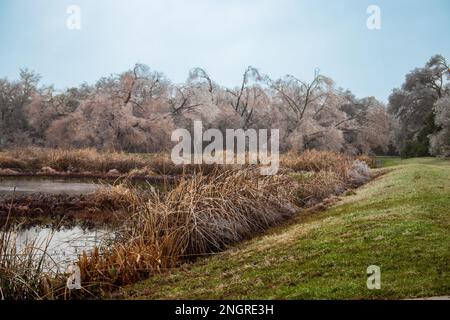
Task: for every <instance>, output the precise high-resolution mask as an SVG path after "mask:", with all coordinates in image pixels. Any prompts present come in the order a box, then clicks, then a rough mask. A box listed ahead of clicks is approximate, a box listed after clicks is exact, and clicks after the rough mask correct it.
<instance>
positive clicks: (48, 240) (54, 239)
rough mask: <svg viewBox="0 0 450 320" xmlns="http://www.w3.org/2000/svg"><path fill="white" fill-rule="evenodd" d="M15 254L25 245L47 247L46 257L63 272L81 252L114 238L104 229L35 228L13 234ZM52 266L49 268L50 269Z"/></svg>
mask: <svg viewBox="0 0 450 320" xmlns="http://www.w3.org/2000/svg"><path fill="white" fill-rule="evenodd" d="M13 237H14V238H15V242H16V249H17V252H18V253H20V251H22V250H23V249H24V248H26V246H27V245H34V246H35V247H39V248H41V249H44V248H45V247H47V250H46V253H47V257H48V258H51V260H53V261H54V262H55V264H56V265H57V266H58V268H59V269H60V270H62V271H64V270H65V269H66V268H67V267H68V266H69V264H71V263H73V262H75V261H76V260H77V258H78V256H79V255H81V254H82V253H83V251H86V252H88V251H90V250H92V249H93V248H94V247H95V246H99V245H104V244H107V243H108V242H111V241H112V240H114V238H115V233H114V231H112V230H108V229H106V228H103V229H95V230H85V229H82V228H80V227H78V226H75V227H72V228H60V229H58V230H55V229H53V228H50V227H42V226H35V227H31V228H28V229H24V230H18V231H15V232H14V233H13ZM53 266H54V264H53V263H52V265H51V266H50V268H52V267H53Z"/></svg>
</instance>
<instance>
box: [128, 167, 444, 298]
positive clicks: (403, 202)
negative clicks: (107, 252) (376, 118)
mask: <svg viewBox="0 0 450 320" xmlns="http://www.w3.org/2000/svg"><path fill="white" fill-rule="evenodd" d="M388 160H389V161H385V162H384V163H385V165H388V166H390V169H391V171H390V172H389V173H387V174H385V175H383V176H381V177H379V178H377V179H375V180H373V181H372V182H370V183H369V184H367V185H366V186H364V187H362V188H360V189H358V190H357V191H356V194H354V195H351V196H348V197H345V198H343V199H342V200H341V201H340V202H339V203H338V204H337V205H335V206H334V207H332V208H330V209H328V210H326V211H324V212H321V213H316V214H306V213H303V214H302V213H300V214H299V217H298V218H297V219H296V221H294V222H293V223H292V224H290V225H289V226H285V227H282V228H281V227H280V228H277V229H274V230H272V231H271V232H270V233H269V234H267V235H265V236H262V237H258V238H256V239H253V240H251V241H247V242H245V243H242V244H241V245H240V246H237V247H234V248H232V249H230V250H228V251H227V252H224V253H221V254H218V255H215V256H213V257H210V258H204V259H200V260H199V261H197V262H196V263H193V264H191V265H187V266H185V267H184V268H180V269H178V270H174V271H172V272H171V273H169V274H167V273H165V274H161V275H158V276H155V277H153V278H151V279H149V280H146V281H143V282H140V283H137V284H135V285H132V286H130V287H127V288H126V296H127V297H128V298H138V299H273V298H280V299H324V298H325V299H340V298H343V299H361V298H362V299H383V298H410V297H425V296H439V295H449V294H450V161H446V160H438V159H432V158H423V159H409V160H399V159H396V160H395V158H390V159H388ZM395 161H396V162H395ZM369 265H378V266H379V267H380V268H381V289H380V290H368V289H367V286H366V281H367V274H366V269H367V267H368V266H369Z"/></svg>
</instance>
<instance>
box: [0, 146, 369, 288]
mask: <svg viewBox="0 0 450 320" xmlns="http://www.w3.org/2000/svg"><path fill="white" fill-rule="evenodd" d="M33 152H34V153H33ZM1 156H3V155H1ZM1 156H0V159H7V158H6V157H4V158H2V157H1ZM14 156H15V155H14V154H12V156H10V157H13V158H14ZM16 156H17V158H18V159H19V160H20V161H23V162H24V163H26V166H30V165H31V164H34V166H35V167H36V168H38V167H39V166H41V165H44V164H45V165H49V166H52V168H56V169H59V170H66V169H70V168H76V170H101V171H102V172H107V170H110V168H114V169H117V170H119V169H118V168H120V170H122V171H121V172H127V173H128V175H129V176H133V175H141V174H143V173H145V174H149V173H156V174H170V175H179V177H180V179H179V180H177V182H176V184H175V185H174V186H172V187H171V188H169V189H166V188H164V189H163V190H164V191H163V192H161V191H158V190H155V189H153V188H147V190H144V192H143V190H142V189H136V188H135V187H133V186H132V185H128V184H127V183H126V182H125V183H123V184H120V185H115V186H112V187H106V188H102V189H100V190H99V191H98V192H97V193H96V194H95V202H96V203H97V204H102V206H104V207H111V208H118V207H120V208H125V209H126V211H127V212H128V213H129V214H130V217H129V219H128V220H127V221H126V222H125V223H124V225H123V230H122V231H121V234H120V237H119V239H118V241H117V242H115V243H114V244H112V245H110V246H103V247H100V248H96V249H95V250H93V251H92V252H90V253H83V255H82V256H81V257H80V259H79V261H78V265H79V266H80V269H81V273H82V281H83V286H84V287H85V288H86V286H87V287H89V290H91V291H93V292H96V290H97V289H99V288H103V287H104V285H107V286H108V287H109V286H116V285H119V286H120V285H124V284H127V283H132V282H135V281H138V280H140V279H143V278H146V277H148V276H150V275H152V274H154V273H157V272H160V271H161V270H165V269H167V268H173V267H175V266H178V265H179V264H180V263H182V262H185V261H188V260H190V259H191V258H195V257H197V256H199V255H204V254H211V253H213V252H218V251H221V250H224V249H226V248H227V247H228V246H229V245H232V244H235V243H238V242H241V241H242V240H244V239H248V238H251V237H253V236H255V235H257V234H260V233H262V232H264V231H265V230H267V229H268V228H269V227H271V226H275V225H277V224H280V223H281V222H283V221H285V220H287V219H289V218H291V217H292V216H293V215H294V214H295V213H296V212H297V210H298V209H297V206H296V205H294V203H295V204H297V205H298V204H300V205H311V204H315V203H317V202H320V201H322V200H324V199H325V198H327V197H330V196H332V195H335V194H339V193H342V192H343V191H344V190H345V189H346V188H348V187H351V186H355V185H357V184H358V183H360V182H365V181H366V179H367V174H370V170H369V169H368V168H367V166H366V164H365V162H362V161H355V159H354V158H352V157H350V156H346V155H341V154H337V153H333V152H319V151H307V152H304V153H301V154H297V153H289V154H286V155H283V156H282V158H281V165H282V167H284V168H287V169H288V170H289V171H290V172H291V174H290V175H282V174H280V175H276V176H261V175H260V172H259V170H258V168H256V167H250V166H247V167H237V168H235V167H233V166H217V165H191V166H175V165H173V164H172V162H171V161H170V158H168V156H167V155H153V156H148V157H145V158H144V157H139V156H131V155H126V154H115V153H114V154H102V153H98V152H97V151H94V150H70V151H49V150H46V151H45V152H44V150H43V149H35V150H34V151H30V153H28V155H27V156H23V155H22V156H20V155H18V154H16ZM8 161H9V162H6V160H5V162H4V163H12V162H11V159H9V160H8ZM0 163H3V162H1V160H0ZM15 268H16V267H11V270H14V269H15ZM17 268H18V270H20V267H17ZM30 270H38V271H42V270H41V269H39V268H34V269H30ZM38 273H39V272H37V273H36V274H38ZM39 281H41V280H39ZM39 281H38V280H36V281H35V283H38V284H39V283H41V282H39ZM31 282H32V283H33V281H32V280H31ZM42 283H45V282H42ZM39 285H40V284H39ZM17 296H18V297H22V296H21V295H20V294H18V295H17Z"/></svg>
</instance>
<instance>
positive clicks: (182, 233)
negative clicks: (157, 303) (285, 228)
mask: <svg viewBox="0 0 450 320" xmlns="http://www.w3.org/2000/svg"><path fill="white" fill-rule="evenodd" d="M293 190H294V188H293V180H292V179H289V178H287V177H284V176H272V177H261V176H260V175H259V172H258V171H255V170H251V169H248V170H240V171H236V170H228V171H221V172H215V173H212V174H209V175H204V174H197V175H196V176H195V177H193V178H190V179H185V180H182V181H181V182H180V183H179V184H178V185H177V186H176V187H175V188H174V189H172V190H170V191H169V192H168V193H166V194H161V193H158V192H154V193H153V194H152V195H151V196H150V197H148V198H147V199H145V201H143V202H142V203H141V205H140V208H139V209H138V210H137V212H136V213H135V214H134V215H133V216H132V217H131V218H130V220H129V222H128V224H127V228H126V230H127V231H126V232H125V234H124V235H123V239H124V240H123V241H122V242H121V243H118V244H116V245H114V246H112V247H110V248H100V250H95V251H94V252H92V253H91V254H89V255H87V254H84V255H83V256H82V257H81V259H80V261H79V266H80V268H81V271H82V278H83V281H85V282H87V283H110V284H115V285H122V284H125V283H129V282H133V281H136V280H138V279H141V278H143V277H146V276H148V275H149V274H152V273H154V272H158V271H159V270H161V269H166V268H171V267H174V266H176V265H177V264H178V263H179V262H181V261H185V260H186V259H189V258H192V257H195V256H198V255H201V254H207V253H211V252H217V251H220V250H223V249H225V248H226V247H227V246H228V245H231V244H233V243H237V242H240V241H242V240H243V239H246V238H249V237H252V236H254V235H255V234H258V233H261V232H263V231H264V230H266V229H267V228H269V227H270V226H273V225H276V224H279V223H281V222H282V221H285V220H286V219H288V218H289V217H292V215H293V214H295V212H296V208H295V206H293V205H292V202H293V201H292V197H293Z"/></svg>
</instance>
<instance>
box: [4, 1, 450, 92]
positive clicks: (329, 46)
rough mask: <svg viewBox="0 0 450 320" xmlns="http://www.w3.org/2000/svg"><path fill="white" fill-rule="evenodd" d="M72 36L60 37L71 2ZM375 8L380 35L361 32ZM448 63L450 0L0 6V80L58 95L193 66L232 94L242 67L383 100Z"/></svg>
mask: <svg viewBox="0 0 450 320" xmlns="http://www.w3.org/2000/svg"><path fill="white" fill-rule="evenodd" d="M71 4H75V5H79V6H80V8H81V23H82V25H81V30H79V31H77V30H69V29H67V28H66V19H67V17H68V15H67V13H66V9H67V6H68V5H71ZM371 4H374V5H378V6H379V7H380V8H381V18H382V25H381V30H379V31H370V30H368V29H367V27H366V20H367V17H368V14H367V13H366V9H367V7H368V6H369V5H371ZM436 53H440V54H443V55H444V56H445V57H447V58H450V1H448V0H429V1H419V0H413V1H411V0H341V1H336V0H326V1H325V0H319V1H317V0H315V1H312V0H310V1H299V0H297V1H295V0H273V1H272V0H240V1H238V0H209V1H206V0H189V1H175V0H147V1H143V0H142V1H140V0H128V1H125V0H122V1H119V0H116V1H113V0H95V1H92V0H70V1H66V0H33V1H32V0H0V77H8V78H10V79H13V78H16V77H17V75H18V71H19V69H20V68H23V67H27V68H29V69H32V70H35V71H37V72H38V73H40V74H41V75H42V76H43V82H44V83H46V84H52V83H53V84H55V86H56V87H57V88H64V87H67V86H73V85H78V84H80V83H81V82H83V81H87V82H89V83H92V82H94V81H96V80H97V79H98V78H100V77H101V76H104V75H108V74H111V73H117V72H121V71H124V70H127V69H129V68H131V67H132V66H133V65H134V63H136V62H141V63H145V64H148V65H149V66H150V67H151V68H152V69H155V70H158V71H161V72H163V73H164V74H165V75H166V76H167V77H168V78H170V79H171V80H173V81H174V82H182V81H184V80H185V79H186V77H187V74H188V72H189V70H190V69H191V68H192V67H196V66H200V67H203V68H205V69H206V70H207V71H208V72H209V73H210V74H211V76H212V77H213V78H214V79H215V80H216V81H217V82H219V83H220V84H223V85H226V86H234V85H237V84H238V82H239V80H240V77H241V75H242V72H243V71H244V69H245V68H246V66H248V65H252V66H255V67H257V68H259V69H260V70H261V71H262V72H264V73H267V74H269V75H271V76H273V77H278V76H281V75H284V74H293V75H296V76H297V77H300V78H303V79H310V78H311V76H312V75H313V73H314V69H315V68H319V69H320V70H321V73H323V74H325V75H328V76H331V77H332V78H333V79H334V80H335V81H336V83H337V85H338V86H340V87H343V88H348V89H350V90H352V91H353V92H354V93H355V94H356V95H358V96H360V97H362V96H375V97H377V98H379V99H381V100H383V101H386V100H387V97H388V95H389V93H390V92H391V90H392V88H394V87H398V86H400V85H401V83H402V81H403V79H404V75H405V73H407V72H408V71H409V70H411V69H413V68H414V67H416V66H421V65H423V64H424V63H425V62H426V61H427V60H428V59H429V58H430V57H431V56H432V55H433V54H436Z"/></svg>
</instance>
